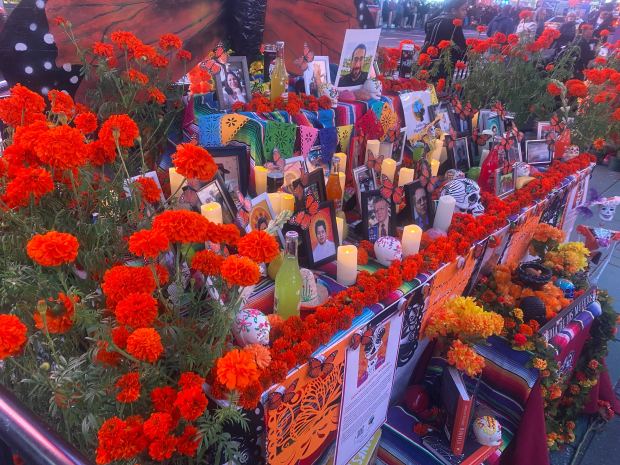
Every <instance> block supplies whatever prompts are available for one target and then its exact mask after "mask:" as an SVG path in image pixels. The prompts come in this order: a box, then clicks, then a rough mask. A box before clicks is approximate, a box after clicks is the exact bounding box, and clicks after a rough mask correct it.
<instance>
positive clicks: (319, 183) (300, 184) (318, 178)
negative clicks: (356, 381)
mask: <svg viewBox="0 0 620 465" xmlns="http://www.w3.org/2000/svg"><path fill="white" fill-rule="evenodd" d="M290 191H291V194H293V196H294V197H295V212H298V211H301V210H304V209H305V208H306V197H308V196H309V195H310V194H311V193H313V194H314V195H315V198H316V199H317V201H318V202H324V201H326V200H327V191H326V190H325V175H324V174H323V168H317V169H315V170H313V171H312V172H310V173H304V174H303V175H302V177H301V178H298V179H295V180H294V181H293V182H292V183H291V186H290Z"/></svg>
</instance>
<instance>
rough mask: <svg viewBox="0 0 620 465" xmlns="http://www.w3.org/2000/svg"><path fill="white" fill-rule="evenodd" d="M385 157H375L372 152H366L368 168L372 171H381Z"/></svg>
mask: <svg viewBox="0 0 620 465" xmlns="http://www.w3.org/2000/svg"><path fill="white" fill-rule="evenodd" d="M384 158H385V157H384V156H383V155H375V154H374V153H372V152H371V151H369V150H367V151H366V166H367V167H368V169H370V170H374V171H377V172H379V171H381V165H382V164H383V159H384Z"/></svg>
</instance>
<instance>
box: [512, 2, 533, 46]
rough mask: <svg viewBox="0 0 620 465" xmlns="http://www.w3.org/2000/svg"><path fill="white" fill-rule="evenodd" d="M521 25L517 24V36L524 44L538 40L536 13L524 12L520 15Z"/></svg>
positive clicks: (526, 10)
mask: <svg viewBox="0 0 620 465" xmlns="http://www.w3.org/2000/svg"><path fill="white" fill-rule="evenodd" d="M519 19H520V21H519V24H517V30H516V34H517V35H518V36H519V40H520V41H521V42H522V43H527V42H533V41H534V39H535V38H536V30H537V25H536V22H535V21H534V12H533V11H532V10H528V9H525V10H522V11H521V13H519Z"/></svg>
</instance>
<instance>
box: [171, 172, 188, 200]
mask: <svg viewBox="0 0 620 465" xmlns="http://www.w3.org/2000/svg"><path fill="white" fill-rule="evenodd" d="M168 176H170V195H174V196H175V197H176V198H179V197H181V194H182V192H183V191H182V190H181V188H182V187H183V186H184V185H185V184H186V181H185V176H183V175H181V174H179V173H177V169H176V168H168Z"/></svg>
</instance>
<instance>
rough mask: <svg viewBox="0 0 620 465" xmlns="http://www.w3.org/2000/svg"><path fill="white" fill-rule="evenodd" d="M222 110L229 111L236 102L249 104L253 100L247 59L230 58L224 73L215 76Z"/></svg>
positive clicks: (223, 70)
mask: <svg viewBox="0 0 620 465" xmlns="http://www.w3.org/2000/svg"><path fill="white" fill-rule="evenodd" d="M215 86H216V92H217V100H218V102H219V106H220V110H229V109H230V108H232V106H233V104H234V103H236V102H241V103H248V102H249V101H250V98H251V91H250V89H251V87H250V73H249V72H248V62H247V59H246V58H245V57H229V58H228V63H226V64H224V66H223V67H222V71H221V72H220V73H219V74H216V75H215Z"/></svg>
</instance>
